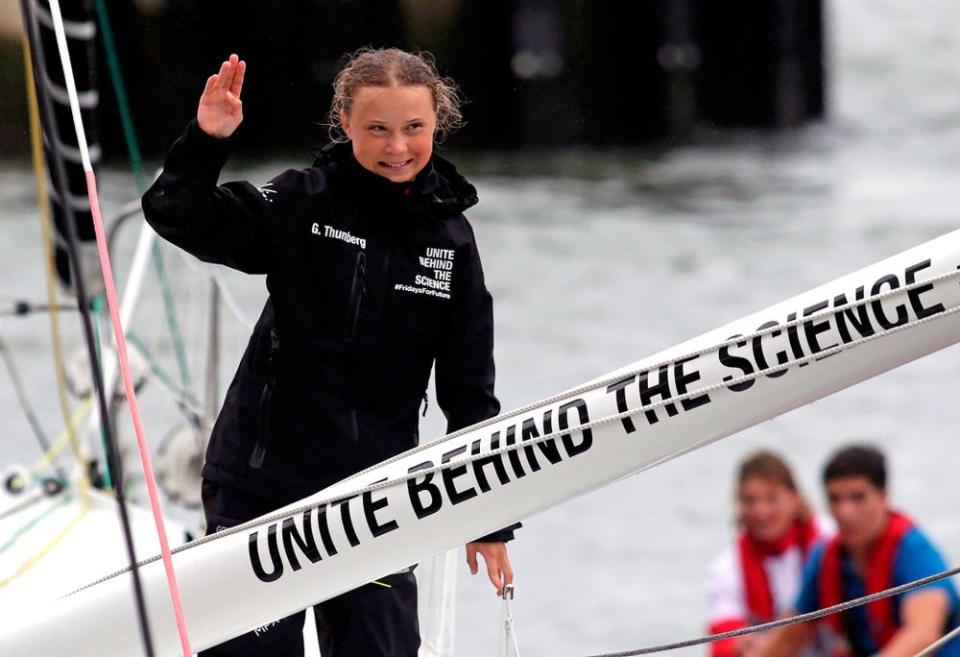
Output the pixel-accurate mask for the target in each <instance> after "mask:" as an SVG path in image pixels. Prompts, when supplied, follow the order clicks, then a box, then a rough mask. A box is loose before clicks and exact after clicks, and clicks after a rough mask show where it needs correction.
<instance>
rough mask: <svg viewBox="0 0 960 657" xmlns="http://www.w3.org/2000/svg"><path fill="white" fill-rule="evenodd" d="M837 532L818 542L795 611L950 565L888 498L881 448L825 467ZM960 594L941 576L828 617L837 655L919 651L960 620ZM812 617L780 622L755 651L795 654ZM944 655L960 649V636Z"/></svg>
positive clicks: (856, 450) (761, 655)
mask: <svg viewBox="0 0 960 657" xmlns="http://www.w3.org/2000/svg"><path fill="white" fill-rule="evenodd" d="M823 483H824V486H825V487H826V492H827V499H828V500H829V503H830V512H831V513H832V514H833V517H834V518H835V519H836V521H837V527H838V531H837V535H836V537H835V538H833V539H831V540H830V541H829V542H827V543H826V544H825V545H823V546H820V547H818V548H816V549H814V551H813V553H812V554H811V555H810V560H809V562H808V563H807V567H806V568H805V570H804V578H803V586H802V587H801V590H800V595H799V597H798V598H797V603H796V611H797V612H798V613H806V612H810V611H814V610H816V609H822V608H824V607H829V606H832V605H835V604H839V603H840V602H843V601H845V600H852V599H855V598H859V597H862V596H865V595H867V594H871V593H876V592H878V591H882V590H884V589H888V588H891V587H894V586H899V585H901V584H906V583H908V582H912V581H914V580H917V579H921V578H923V577H927V576H928V575H933V574H936V573H939V572H942V571H944V570H946V564H945V563H944V561H943V558H942V557H941V556H940V554H939V552H938V551H937V549H936V548H935V547H934V546H933V544H932V543H931V542H930V540H929V539H928V538H927V537H926V536H925V535H924V534H923V532H921V531H920V530H919V529H918V528H917V527H916V526H915V525H914V524H913V522H912V521H911V520H910V519H909V518H908V517H907V516H905V515H903V514H902V513H900V512H898V511H895V510H894V509H892V508H891V507H890V506H889V504H888V500H887V468H886V463H885V459H884V456H883V454H882V453H881V452H880V451H879V450H877V449H876V448H874V447H869V446H861V445H855V446H851V447H847V448H845V449H842V450H840V451H839V452H838V453H837V454H836V455H834V456H833V458H831V459H830V461H829V462H828V463H827V466H826V468H825V469H824V473H823ZM958 609H960V599H958V597H957V592H956V590H955V589H954V587H953V585H952V584H951V583H950V582H949V581H948V580H941V581H939V582H935V583H933V584H929V585H927V586H925V587H923V588H920V589H916V590H914V591H910V592H907V593H904V594H902V595H898V596H894V597H892V598H884V599H882V600H878V601H876V602H871V603H870V604H868V605H866V606H862V607H856V608H854V609H851V610H849V611H846V612H843V613H840V614H834V615H833V616H829V617H827V618H826V619H824V621H823V623H824V624H825V625H826V626H827V627H829V629H830V630H831V634H832V635H833V637H834V639H835V643H836V647H835V649H834V650H833V654H834V655H845V656H846V655H849V656H853V657H868V656H871V655H882V656H883V657H912V656H913V655H915V654H917V653H918V652H919V651H921V650H922V649H924V648H926V647H927V646H928V645H930V644H931V643H933V642H934V641H936V640H937V639H939V638H940V637H941V636H943V635H944V634H945V633H946V632H948V631H949V630H951V629H953V628H954V627H956V626H957V624H958V613H957V611H958ZM816 627H817V625H816V624H815V623H813V622H810V623H803V624H798V625H790V626H787V627H783V628H780V629H778V630H776V631H774V632H771V633H770V635H769V636H768V637H767V638H766V639H765V640H764V641H762V642H761V643H759V644H758V645H757V647H756V650H755V651H752V652H751V654H750V656H749V657H790V656H792V655H795V654H796V653H797V652H798V651H799V650H801V649H802V648H803V646H804V645H806V644H807V643H808V641H809V640H810V638H811V636H812V635H813V632H814V630H815V628H816ZM937 654H938V655H939V656H940V657H957V656H958V655H960V640H953V641H950V642H949V643H947V644H946V645H945V646H944V647H943V648H941V649H940V650H939V652H938V653H937Z"/></svg>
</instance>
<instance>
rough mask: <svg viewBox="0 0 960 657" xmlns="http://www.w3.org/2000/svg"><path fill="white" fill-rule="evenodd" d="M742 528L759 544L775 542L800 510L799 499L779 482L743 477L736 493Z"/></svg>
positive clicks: (764, 478)
mask: <svg viewBox="0 0 960 657" xmlns="http://www.w3.org/2000/svg"><path fill="white" fill-rule="evenodd" d="M737 501H738V502H739V506H740V520H741V522H742V523H743V529H744V531H746V532H747V534H749V535H750V536H752V537H754V538H755V539H757V540H759V541H775V540H777V539H778V538H780V537H781V536H783V535H784V533H786V531H787V530H788V529H790V525H791V524H792V523H793V520H794V518H796V517H797V513H798V512H799V511H800V496H799V495H798V494H797V493H796V492H794V491H792V490H790V489H789V488H787V487H786V486H784V485H783V484H782V483H780V482H779V481H773V480H771V479H767V478H766V477H747V478H746V479H745V480H744V481H743V483H742V484H740V490H739V491H738V493H737Z"/></svg>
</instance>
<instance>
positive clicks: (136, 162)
mask: <svg viewBox="0 0 960 657" xmlns="http://www.w3.org/2000/svg"><path fill="white" fill-rule="evenodd" d="M95 5H96V9H97V22H98V23H99V25H100V34H101V36H102V38H103V49H104V52H105V54H106V56H107V67H108V68H109V70H110V80H111V82H112V83H113V90H114V95H115V96H116V97H117V108H118V110H119V113H120V123H121V125H122V126H123V138H124V142H125V143H126V145H127V154H128V156H129V158H130V166H131V168H132V169H133V175H134V180H135V181H136V187H137V195H138V196H143V194H144V193H145V192H146V191H147V185H146V176H145V174H144V167H143V158H142V157H141V154H140V145H139V142H138V140H137V132H136V130H135V129H134V126H133V113H132V112H131V111H130V102H129V100H128V98H127V90H126V86H125V85H124V83H123V73H122V71H121V69H120V58H119V57H118V56H117V46H116V42H115V40H114V38H113V29H112V28H111V26H110V15H109V14H108V13H107V5H106V3H105V2H104V0H96V2H95ZM152 251H153V264H154V270H155V272H156V275H157V280H158V281H159V283H160V292H161V297H162V298H163V307H164V311H165V316H166V319H167V327H168V328H169V330H170V338H171V340H172V342H173V347H174V351H175V353H176V357H177V365H178V367H179V369H180V385H181V388H182V389H183V390H184V391H185V392H189V391H190V382H191V379H190V371H189V368H188V365H187V353H186V348H185V347H184V341H183V335H182V333H181V331H180V326H179V323H178V322H177V313H176V309H175V308H174V303H173V293H172V291H171V287H170V281H169V280H168V277H167V272H166V266H165V265H164V260H163V252H162V250H161V248H160V244H159V243H158V242H157V240H154V241H153V247H152Z"/></svg>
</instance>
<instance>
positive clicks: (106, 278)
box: [50, 0, 193, 657]
mask: <svg viewBox="0 0 960 657" xmlns="http://www.w3.org/2000/svg"><path fill="white" fill-rule="evenodd" d="M50 9H51V13H52V14H53V18H54V28H55V30H54V32H55V34H56V40H57V47H58V50H59V52H60V63H61V65H62V68H63V76H64V82H65V83H66V86H67V93H68V96H69V100H70V111H71V114H72V116H73V124H74V130H75V132H76V136H77V142H78V146H79V149H80V155H81V159H82V162H83V169H84V173H85V174H86V181H87V195H88V197H89V199H90V210H91V214H92V215H93V226H94V232H95V233H96V238H97V250H98V252H99V255H100V267H101V270H102V274H103V283H104V289H105V291H106V296H107V307H108V309H109V311H110V312H109V314H110V321H111V324H112V325H113V334H114V342H115V344H116V348H117V355H118V356H119V361H120V372H121V379H122V380H123V386H124V390H125V391H126V395H127V406H128V408H129V410H130V419H131V420H132V422H133V428H134V434H135V435H136V438H137V447H138V451H139V453H140V463H141V466H142V468H143V474H144V481H145V483H146V485H147V493H148V497H149V499H150V508H151V510H152V512H153V519H154V524H155V526H156V532H157V538H158V540H159V542H160V551H161V554H162V556H163V565H164V570H165V572H166V576H167V589H168V592H169V594H170V601H171V603H172V605H173V613H174V618H175V621H176V626H177V634H178V635H179V638H180V646H181V648H182V650H183V655H184V657H190V656H191V655H192V654H193V651H192V650H191V648H190V639H189V636H188V633H187V621H186V617H185V615H184V613H183V605H182V603H181V600H180V591H179V586H178V585H177V579H176V573H175V572H174V569H173V560H172V558H171V556H170V545H169V541H168V540H167V532H166V528H165V526H164V520H163V510H162V507H161V502H160V495H159V492H158V490H157V482H156V480H155V478H154V475H153V466H152V465H151V457H150V449H149V446H148V445H147V441H146V437H145V435H144V430H143V423H142V421H141V418H140V410H139V407H138V404H137V398H136V393H135V391H134V388H133V381H132V380H131V377H130V363H129V361H128V358H127V347H126V341H125V339H124V337H123V327H122V326H121V325H120V313H119V310H118V307H119V303H118V301H117V290H116V284H115V282H114V277H113V267H112V265H111V263H110V254H109V253H108V252H107V243H106V232H105V230H104V227H103V219H102V217H101V214H100V200H99V195H98V193H97V179H96V174H95V173H94V171H93V166H92V165H91V163H90V154H89V151H88V149H87V141H86V134H85V131H84V127H83V121H82V118H81V116H80V107H79V102H78V99H77V89H76V83H75V81H74V78H73V69H72V66H71V64H70V52H69V50H68V47H67V40H66V35H65V34H64V27H63V17H62V16H61V13H60V2H59V0H50ZM101 383H102V382H101ZM104 401H106V400H104ZM103 410H104V409H101V411H103ZM106 417H109V416H106ZM103 426H104V427H105V428H106V427H109V422H105V423H104V425H103ZM108 435H112V434H109V433H108ZM108 442H109V443H111V444H110V449H111V451H115V450H116V449H117V445H116V442H115V440H113V441H108ZM114 473H115V474H118V473H119V471H118V470H114ZM117 481H118V482H119V481H122V477H119V476H118V479H117ZM131 547H132V546H131ZM143 620H144V621H146V618H144V619H143ZM151 651H152V646H151Z"/></svg>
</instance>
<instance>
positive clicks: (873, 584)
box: [818, 511, 913, 650]
mask: <svg viewBox="0 0 960 657" xmlns="http://www.w3.org/2000/svg"><path fill="white" fill-rule="evenodd" d="M912 528H913V523H912V522H911V521H910V519H909V518H907V517H906V516H904V515H902V514H900V513H897V512H895V511H891V512H890V518H889V520H888V521H887V526H886V527H885V528H884V530H883V533H882V534H881V535H880V537H879V538H878V539H877V540H876V541H874V543H873V545H871V546H870V550H869V553H868V555H867V572H866V577H865V578H864V584H866V589H867V594H868V595H870V594H873V593H878V592H879V591H883V590H884V589H888V588H890V587H891V586H892V585H893V584H892V582H893V564H894V560H895V559H896V557H897V551H898V550H899V548H900V543H901V541H903V537H904V536H905V535H906V534H907V532H909V531H910V530H911V529H912ZM843 555H844V550H843V547H842V545H841V544H840V540H839V537H836V538H834V539H833V540H831V541H830V543H828V544H827V547H826V549H825V550H824V553H823V561H822V562H821V564H820V574H819V580H818V584H819V586H818V588H819V594H820V608H821V609H823V608H824V607H831V606H833V605H837V604H840V603H841V602H844V601H845V600H846V598H845V596H844V592H843V571H842V563H843ZM867 618H868V622H869V625H870V627H869V630H870V636H871V637H872V638H873V642H874V644H876V647H877V649H878V650H880V649H882V648H883V647H884V646H885V645H886V644H887V642H888V641H890V639H891V637H893V635H894V634H895V633H896V631H897V624H896V618H895V617H894V608H893V598H883V599H882V600H876V601H874V602H871V603H870V604H868V605H867ZM824 620H825V622H826V623H827V624H828V625H829V626H830V628H831V629H832V630H833V631H834V632H836V633H837V635H838V636H842V637H846V638H847V639H848V640H851V642H852V637H849V636H847V632H846V629H845V628H844V624H843V620H842V614H833V615H832V616H827V618H825V619H824Z"/></svg>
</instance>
